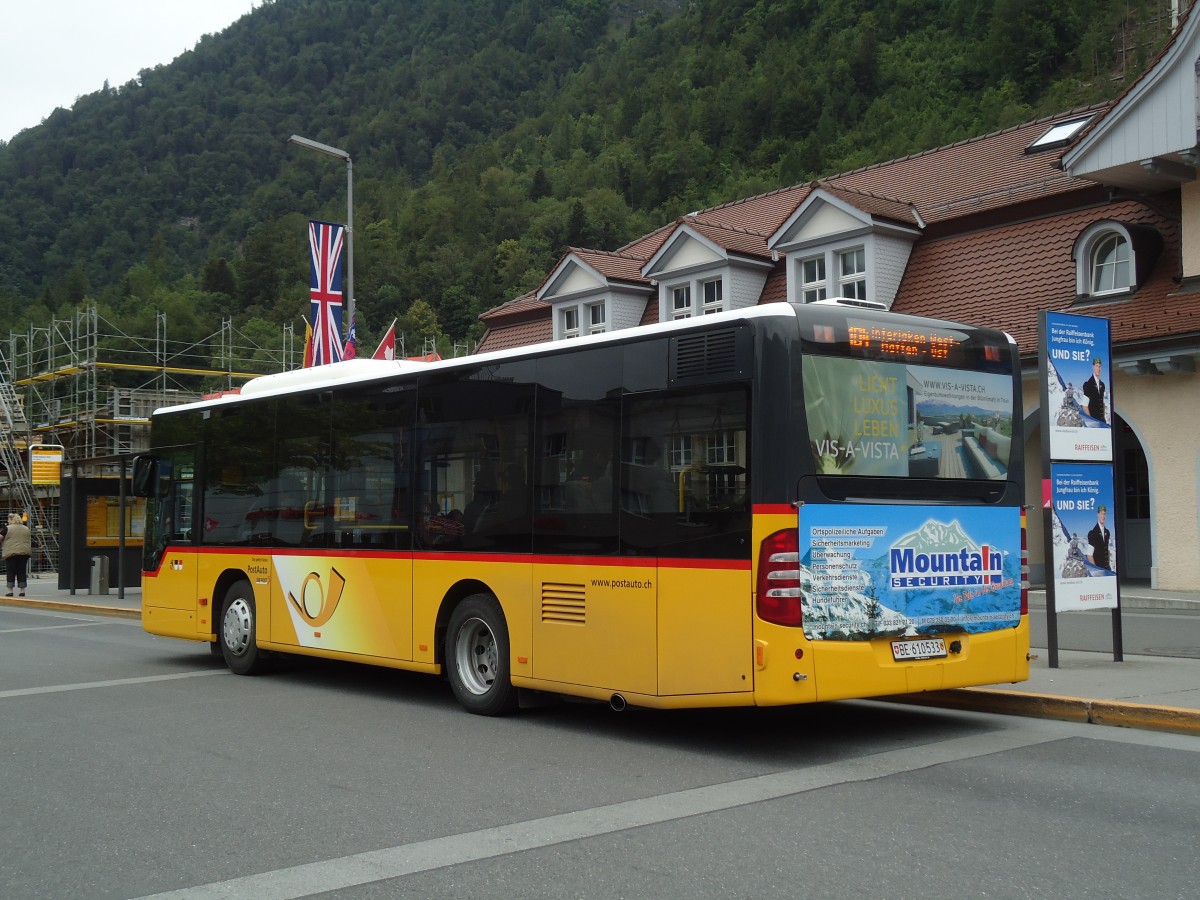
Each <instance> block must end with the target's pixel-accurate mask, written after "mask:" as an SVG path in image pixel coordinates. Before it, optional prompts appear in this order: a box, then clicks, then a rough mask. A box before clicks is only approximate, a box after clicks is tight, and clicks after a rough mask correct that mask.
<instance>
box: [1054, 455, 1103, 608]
mask: <svg viewBox="0 0 1200 900" xmlns="http://www.w3.org/2000/svg"><path fill="white" fill-rule="evenodd" d="M1048 486H1049V491H1050V497H1049V498H1048V505H1049V509H1050V537H1049V540H1050V542H1051V543H1052V545H1053V547H1054V597H1055V604H1056V607H1057V609H1058V611H1059V612H1067V611H1073V610H1082V609H1116V608H1117V537H1116V534H1115V531H1114V529H1113V525H1114V523H1115V522H1116V515H1115V513H1116V510H1115V508H1114V507H1113V500H1114V496H1113V473H1112V466H1109V465H1097V464H1093V465H1080V464H1070V463H1055V464H1054V465H1052V466H1051V467H1050V481H1049V485H1048Z"/></svg>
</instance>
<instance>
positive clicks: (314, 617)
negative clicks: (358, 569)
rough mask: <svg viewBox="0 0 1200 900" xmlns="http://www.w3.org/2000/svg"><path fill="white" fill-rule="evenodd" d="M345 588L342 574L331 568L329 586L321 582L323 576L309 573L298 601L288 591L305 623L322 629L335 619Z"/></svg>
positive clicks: (289, 598) (291, 600) (293, 604)
mask: <svg viewBox="0 0 1200 900" xmlns="http://www.w3.org/2000/svg"><path fill="white" fill-rule="evenodd" d="M345 586H346V579H345V578H344V577H343V576H342V573H341V572H339V571H338V570H337V569H335V568H333V567H330V569H329V584H328V585H326V584H324V583H323V582H322V581H321V576H320V575H318V574H317V573H316V572H309V573H308V574H307V575H305V576H304V581H303V582H302V583H301V585H300V598H299V599H296V595H295V594H293V593H292V592H291V591H288V595H287V598H288V600H289V601H290V602H291V604H292V606H294V607H295V608H296V611H297V612H298V613H300V616H301V618H303V619H304V621H305V622H307V623H308V624H309V625H311V626H312V627H313V628H320V627H321V626H322V625H324V624H325V623H326V622H328V621H329V620H330V619H332V618H333V613H334V610H336V609H337V605H338V602H339V601H340V600H341V599H342V589H343V588H344V587H345Z"/></svg>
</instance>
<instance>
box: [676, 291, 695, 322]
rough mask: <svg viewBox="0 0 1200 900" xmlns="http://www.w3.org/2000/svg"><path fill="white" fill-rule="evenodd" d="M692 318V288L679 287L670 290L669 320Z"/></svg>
mask: <svg viewBox="0 0 1200 900" xmlns="http://www.w3.org/2000/svg"><path fill="white" fill-rule="evenodd" d="M691 316H692V286H691V285H690V284H684V285H680V286H679V287H677V288H672V289H671V318H672V319H689V318H691Z"/></svg>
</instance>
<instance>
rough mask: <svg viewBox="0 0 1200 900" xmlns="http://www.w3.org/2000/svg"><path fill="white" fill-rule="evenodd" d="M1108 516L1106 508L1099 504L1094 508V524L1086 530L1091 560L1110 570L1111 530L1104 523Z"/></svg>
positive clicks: (1094, 563)
mask: <svg viewBox="0 0 1200 900" xmlns="http://www.w3.org/2000/svg"><path fill="white" fill-rule="evenodd" d="M1107 518H1108V508H1107V507H1106V506H1104V505H1103V504H1101V506H1100V508H1099V509H1098V510H1096V524H1095V525H1094V526H1092V530H1091V531H1089V532H1088V536H1087V537H1088V543H1089V544H1091V545H1092V555H1091V561H1092V564H1093V565H1096V566H1099V567H1100V568H1102V569H1108V570H1109V571H1110V572H1111V571H1112V560H1111V559H1110V554H1109V541H1110V540H1111V538H1112V532H1111V531H1109V530H1108V527H1107V526H1106V525H1105V524H1104V521H1105V519H1107Z"/></svg>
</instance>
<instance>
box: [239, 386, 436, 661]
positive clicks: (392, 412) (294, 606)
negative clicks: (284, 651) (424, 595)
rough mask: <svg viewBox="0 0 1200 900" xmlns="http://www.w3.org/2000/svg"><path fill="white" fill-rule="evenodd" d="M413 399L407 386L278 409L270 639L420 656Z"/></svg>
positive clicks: (293, 401) (298, 401)
mask: <svg viewBox="0 0 1200 900" xmlns="http://www.w3.org/2000/svg"><path fill="white" fill-rule="evenodd" d="M412 401H413V396H412V392H411V391H405V390H404V389H403V388H402V387H399V386H392V387H376V388H371V389H369V390H363V389H356V388H352V389H347V390H344V391H339V392H332V393H322V394H320V395H306V396H298V397H294V398H286V399H283V400H281V401H280V409H279V413H278V418H277V425H276V440H275V463H274V467H273V469H272V477H271V479H270V482H269V485H268V490H266V491H265V494H266V495H267V496H268V497H269V502H268V503H267V504H266V506H267V507H268V508H269V510H270V514H269V519H270V523H271V526H270V532H269V533H270V544H271V547H272V549H271V552H270V555H269V559H268V560H266V561H267V562H269V564H270V566H271V567H272V568H273V570H274V578H273V579H272V584H271V592H272V594H271V609H272V618H271V637H272V640H273V641H276V642H278V643H284V644H295V645H298V646H300V647H307V648H311V649H313V650H328V651H334V652H340V653H352V654H361V655H364V656H372V657H381V658H386V659H400V660H410V659H412V658H413V647H412V555H411V545H410V543H409V541H410V538H409V529H408V524H409V496H408V469H407V467H408V464H409V459H408V453H407V450H406V448H407V440H408V433H409V426H410V425H411V422H412ZM257 558H258V557H257V556H256V555H252V556H251V562H252V563H253V562H254V561H255V560H256V559H257Z"/></svg>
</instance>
